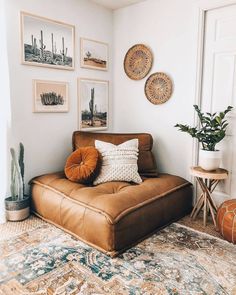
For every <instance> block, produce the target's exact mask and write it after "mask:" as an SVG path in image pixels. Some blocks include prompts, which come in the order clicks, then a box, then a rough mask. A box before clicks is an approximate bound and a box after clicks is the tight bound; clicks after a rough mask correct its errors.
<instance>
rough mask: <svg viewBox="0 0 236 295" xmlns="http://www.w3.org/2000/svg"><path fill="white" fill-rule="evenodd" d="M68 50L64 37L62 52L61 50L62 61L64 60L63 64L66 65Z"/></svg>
mask: <svg viewBox="0 0 236 295" xmlns="http://www.w3.org/2000/svg"><path fill="white" fill-rule="evenodd" d="M67 50H68V48H66V50H65V39H64V37H62V50H60V53H61V60H62V63H63V64H65V62H66V55H67Z"/></svg>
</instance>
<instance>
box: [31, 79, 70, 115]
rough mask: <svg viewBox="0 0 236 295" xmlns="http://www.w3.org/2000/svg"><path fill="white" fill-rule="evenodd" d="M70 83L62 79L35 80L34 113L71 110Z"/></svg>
mask: <svg viewBox="0 0 236 295" xmlns="http://www.w3.org/2000/svg"><path fill="white" fill-rule="evenodd" d="M68 88H69V84H68V83H67V82H62V81H49V80H33V112H34V113H66V112H68V111H69V96H68V94H69V91H68Z"/></svg>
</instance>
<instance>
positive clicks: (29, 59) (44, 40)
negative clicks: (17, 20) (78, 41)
mask: <svg viewBox="0 0 236 295" xmlns="http://www.w3.org/2000/svg"><path fill="white" fill-rule="evenodd" d="M74 35H75V28H74V26H72V25H69V24H65V23H63V22H59V21H55V20H51V19H48V18H44V17H41V16H36V15H33V14H30V13H27V12H21V48H22V64H24V65H31V66H40V67H49V68H56V69H62V70H74V43H75V41H74V39H75V37H74Z"/></svg>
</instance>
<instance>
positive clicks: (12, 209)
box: [5, 196, 30, 221]
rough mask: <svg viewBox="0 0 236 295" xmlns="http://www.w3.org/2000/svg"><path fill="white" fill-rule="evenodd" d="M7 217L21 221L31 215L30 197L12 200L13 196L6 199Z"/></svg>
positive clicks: (10, 219)
mask: <svg viewBox="0 0 236 295" xmlns="http://www.w3.org/2000/svg"><path fill="white" fill-rule="evenodd" d="M5 210H6V219H7V220H9V221H21V220H24V219H26V218H27V217H29V214H30V197H29V196H24V199H23V200H20V201H19V200H17V201H14V200H12V197H8V198H6V199H5Z"/></svg>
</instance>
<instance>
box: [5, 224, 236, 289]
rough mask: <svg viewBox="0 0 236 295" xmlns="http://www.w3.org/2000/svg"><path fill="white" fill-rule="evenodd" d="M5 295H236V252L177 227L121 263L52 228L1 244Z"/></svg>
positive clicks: (136, 249) (40, 226)
mask: <svg viewBox="0 0 236 295" xmlns="http://www.w3.org/2000/svg"><path fill="white" fill-rule="evenodd" d="M0 294H1V295H17V294H22V295H31V294H34V295H44V294H49V295H69V294H70V295H76V294H83V295H87V294H93V295H95V294H96V295H98V294H114V295H119V294H120V295H125V294H131V295H138V294H140V295H141V294H147V295H148V294H150V295H156V294H157V295H158V294H159V295H162V294H171V295H178V294H181V295H185V294H186V295H187V294H188V295H191V294H194V295H200V294H210V295H211V294H217V295H221V294H222V295H223V294H230V295H231V294H232V295H235V294H236V246H233V245H232V244H229V243H228V242H225V241H223V240H220V239H217V238H214V237H212V236H209V235H205V234H202V233H199V232H196V231H193V230H190V229H188V228H186V227H185V226H181V225H178V224H172V225H170V226H169V227H167V228H165V229H163V230H162V231H160V232H159V233H157V234H155V235H153V236H152V237H150V238H149V239H147V240H145V241H143V242H142V243H140V244H138V245H137V246H136V247H133V248H132V249H130V250H128V251H127V252H125V253H124V254H122V255H120V256H119V257H117V258H115V259H111V258H109V257H107V256H106V255H104V254H102V253H101V252H99V251H97V250H95V249H93V248H91V247H89V246H87V245H85V244H84V243H82V242H80V241H78V240H76V239H75V238H73V237H71V236H70V235H69V234H67V233H64V232H63V231H61V230H60V229H58V228H56V227H54V226H52V225H50V224H48V223H42V224H38V227H37V228H34V229H32V228H31V229H29V230H27V232H25V233H22V234H20V235H18V236H15V237H14V238H10V239H5V240H2V241H1V242H0Z"/></svg>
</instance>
